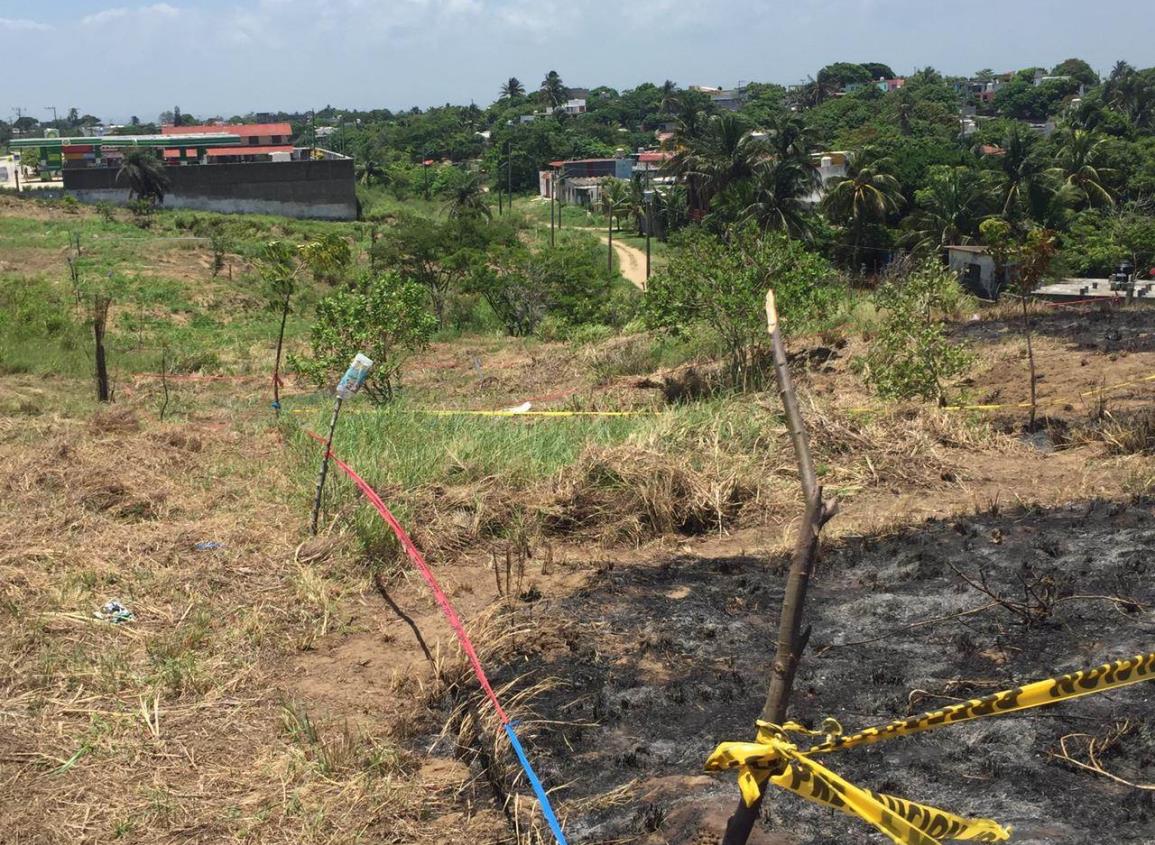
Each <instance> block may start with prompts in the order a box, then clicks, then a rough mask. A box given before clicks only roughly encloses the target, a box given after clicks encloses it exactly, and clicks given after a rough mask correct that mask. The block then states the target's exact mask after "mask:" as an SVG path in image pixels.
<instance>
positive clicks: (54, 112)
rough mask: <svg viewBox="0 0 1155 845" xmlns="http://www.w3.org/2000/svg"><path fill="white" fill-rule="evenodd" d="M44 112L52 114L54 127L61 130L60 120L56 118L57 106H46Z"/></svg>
mask: <svg viewBox="0 0 1155 845" xmlns="http://www.w3.org/2000/svg"><path fill="white" fill-rule="evenodd" d="M44 110H45V111H51V112H52V126H53V127H54V128H56V129H59V128H60V126H59V118H57V117H56V106H45V107H44Z"/></svg>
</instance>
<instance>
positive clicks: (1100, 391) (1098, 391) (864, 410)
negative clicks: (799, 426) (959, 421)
mask: <svg viewBox="0 0 1155 845" xmlns="http://www.w3.org/2000/svg"><path fill="white" fill-rule="evenodd" d="M1149 381H1155V373H1153V374H1152V375H1149V376H1143V377H1142V378H1137V379H1134V380H1133V381H1121V382H1119V383H1118V384H1112V385H1108V386H1107V387H1096V388H1095V389H1094V390H1084V391H1083V392H1082V393H1080V394H1079V395H1078V396H1077V397H1068V398H1066V399H1045V400H1043V401H1041V402H1036V403H1035V407H1036V408H1048V407H1052V406H1054V405H1069V404H1071V403H1072V402H1074V401H1075V400H1076V399H1086V398H1087V397H1088V396H1102V395H1104V394H1106V393H1111V392H1112V391H1115V390H1121V389H1122V388H1124V387H1138V386H1139V385H1141V384H1144V383H1145V382H1149ZM1029 407H1031V403H1030V402H1002V403H987V404H980V405H943V406H942V409H941V410H943V411H1000V410H1003V409H1005V408H1029ZM881 410H883V409H882V408H869V407H865V406H863V407H858V408H847V409H846V413H848V414H872V413H876V412H878V411H881Z"/></svg>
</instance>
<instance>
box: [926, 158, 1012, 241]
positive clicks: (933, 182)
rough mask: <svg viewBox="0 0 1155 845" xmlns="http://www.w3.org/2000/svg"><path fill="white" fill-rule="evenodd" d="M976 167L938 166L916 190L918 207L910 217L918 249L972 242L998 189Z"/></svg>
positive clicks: (931, 170) (932, 169)
mask: <svg viewBox="0 0 1155 845" xmlns="http://www.w3.org/2000/svg"><path fill="white" fill-rule="evenodd" d="M987 176H988V174H983V173H979V172H978V171H976V170H975V169H974V168H973V167H965V166H959V167H950V166H948V165H938V166H935V167H932V168H930V170H929V171H928V172H927V178H926V184H925V186H924V187H922V188H920V189H919V190H918V191H916V192H915V195H914V196H915V204H916V206H917V208H916V209H915V211H914V212H913V213H912V214H911V215H910V217H909V218H908V222H907V225H908V226H909V227H910V238H909V240H910V241H911V242H912V244H913V246H914V249H916V250H918V251H923V252H926V251H930V250H938V249H941V248H942V247H945V246H951V245H956V244H969V243H970V242H971V241H973V240H974V239H975V238H977V237H978V234H979V224H980V223H982V221H983V218H984V217H986V216H987V214H988V213H989V211H990V209H991V208H992V207H993V206H994V203H995V191H994V189H993V187H992V185H991V183H990V179H989V178H986V177H987Z"/></svg>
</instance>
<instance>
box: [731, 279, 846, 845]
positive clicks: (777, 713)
mask: <svg viewBox="0 0 1155 845" xmlns="http://www.w3.org/2000/svg"><path fill="white" fill-rule="evenodd" d="M766 325H767V328H768V329H769V332H770V343H771V346H772V348H773V354H774V376H775V378H776V380H777V382H778V394H779V395H780V396H781V397H782V406H783V408H784V409H785V411H786V421H787V424H788V426H789V431H790V442H791V443H792V444H793V446H794V456H795V458H796V459H797V461H798V476H799V479H800V480H801V482H802V492H803V494H804V495H805V497H806V514H805V516H804V517H803V519H802V524H801V525H800V526H799V528H798V539H797V540H796V541H795V544H794V554H793V556H792V557H791V560H790V573H789V575H788V576H787V578H786V592H785V594H784V595H783V597H782V612H781V614H780V616H779V620H778V646H777V649H776V651H775V653H774V661H773V662H772V663H771V664H770V683H769V688H768V689H767V691H766V701H765V703H764V704H763V705H762V713H761V716H760V719H761V721H764V722H770V723H772V724H776V725H780V724H782V723H783V722H784V721H785V720H786V713H787V710H788V708H789V705H790V693H791V690H792V689H793V686H794V674H795V672H796V671H797V669H798V664H799V662H800V660H801V658H802V652H803V650H804V649H805V648H806V643H807V641H808V640H809V639H810V628H809V626H807V627H806V628H805V629H803V627H802V618H803V610H804V608H805V605H806V591H807V588H808V587H809V586H810V577H811V575H812V574H813V572H814V566H815V564H816V563H817V562H818V553H819V536H820V534H821V532H822V526H824V525H825V524H826V523H827V522H828V521H830V519H832V518H833V517H834V516H835V514H837V513H838V503H837V502H833V501H831V502H826V501H824V500H823V498H822V488H821V487H819V486H818V481H817V477H816V475H815V472H814V459H813V457H812V456H811V454H810V442H809V439H808V438H807V436H806V425H805V423H804V422H803V420H802V413H801V411H800V410H799V409H798V396H797V394H796V393H795V392H794V383H793V381H792V380H791V378H790V368H789V367H788V366H787V362H786V346H785V344H784V343H783V341H782V334H781V332H780V330H779V325H778V310H777V308H776V306H775V303H774V292H773V291H767V293H766ZM761 811H762V798H759V799H758V800H757V801H756V802H755V803H754V806H753V807H747V806H746V802H745V801H742V800H741V799H739V801H738V809H737V810H735V811H734V814H733V815H732V816H730V820H729V821H728V822H727V823H726V833H725V835H724V836H723V837H722V845H745V843H746V840H747V839H749V837H750V832H751V831H752V830H753V829H754V825H755V823H756V822H757V821H758V816H759V815H760V814H761Z"/></svg>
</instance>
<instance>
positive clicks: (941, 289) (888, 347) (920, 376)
mask: <svg viewBox="0 0 1155 845" xmlns="http://www.w3.org/2000/svg"><path fill="white" fill-rule="evenodd" d="M964 297H965V294H964V293H963V291H962V288H961V287H960V286H959V283H958V278H957V277H956V276H955V275H954V274H953V273H952V272H951V271H950V270H949V269H947V268H945V267H943V266H942V265H941V264H940V263H939V262H937V261H935V260H934V259H928V260H927V261H925V262H924V263H922V264H920V265H918V266H916V267H915V268H914V269H913V270H911V271H910V272H908V273H905V274H904V275H901V276H898V277H895V278H892V279H890V280H888V281H887V282H885V283H884V284H883V285H882V286H881V287H880V288H879V289H878V291H877V293H876V294H875V300H876V302H877V303H878V306H879V308H880V309H881V311H882V324H881V326H880V327H879V330H878V333H877V335H876V336H875V337H874V340H873V342H872V344H871V348H870V352H869V353H868V354H867V355H866V358H865V364H866V379H867V381H868V382H869V383H870V384H871V385H873V386H874V389H875V390H877V391H878V393H879V395H880V396H884V397H887V398H892V399H909V398H913V397H916V396H917V397H921V398H923V399H934V400H937V401H938V402H939V403H940V404H943V403H945V400H946V391H945V383H946V382H948V381H949V380H951V379H953V378H955V377H957V376H959V375H961V374H962V373H963V372H965V371H966V369H967V368H968V367H969V366H970V365H971V362H972V361H973V360H974V356H973V355H972V354H971V353H970V352H969V351H968V350H966V349H964V348H963V347H961V346H958V345H957V344H955V343H954V342H953V341H951V339H950V338H948V337H947V334H946V328H945V326H944V325H943V316H944V315H946V314H949V313H952V312H954V311H955V310H957V309H958V308H959V307H960V305H961V304H962V302H963V300H964Z"/></svg>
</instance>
